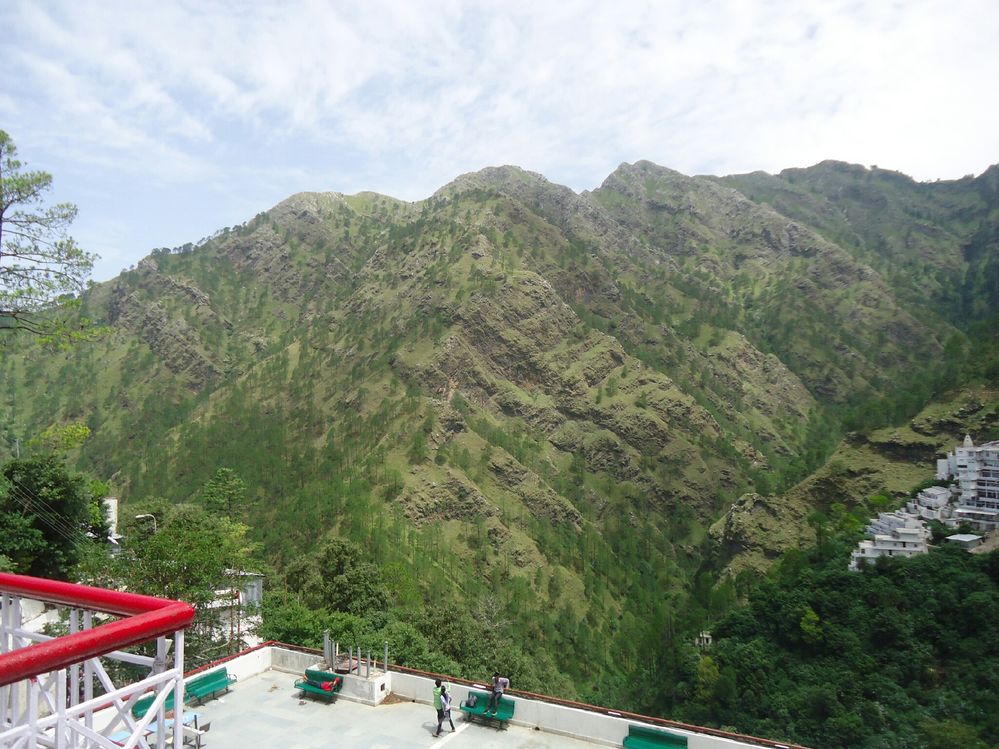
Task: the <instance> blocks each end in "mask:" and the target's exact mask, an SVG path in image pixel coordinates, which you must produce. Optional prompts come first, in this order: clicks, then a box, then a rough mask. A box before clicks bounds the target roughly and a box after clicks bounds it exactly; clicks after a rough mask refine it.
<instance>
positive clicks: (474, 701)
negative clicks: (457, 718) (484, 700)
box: [465, 693, 479, 707]
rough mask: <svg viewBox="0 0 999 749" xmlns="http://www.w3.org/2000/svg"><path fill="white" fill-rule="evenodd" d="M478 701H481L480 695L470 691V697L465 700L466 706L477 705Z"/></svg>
mask: <svg viewBox="0 0 999 749" xmlns="http://www.w3.org/2000/svg"><path fill="white" fill-rule="evenodd" d="M478 702H479V695H477V694H474V693H470V694H469V695H468V699H467V700H465V707H475V705H476V704H477V703H478Z"/></svg>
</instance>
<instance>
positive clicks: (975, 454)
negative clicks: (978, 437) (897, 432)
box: [937, 435, 999, 531]
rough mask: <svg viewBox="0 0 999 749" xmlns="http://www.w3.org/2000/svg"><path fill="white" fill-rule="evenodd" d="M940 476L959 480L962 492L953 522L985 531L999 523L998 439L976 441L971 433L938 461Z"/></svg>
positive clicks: (953, 523)
mask: <svg viewBox="0 0 999 749" xmlns="http://www.w3.org/2000/svg"><path fill="white" fill-rule="evenodd" d="M937 477H938V478H942V479H948V478H952V477H953V478H954V479H956V480H957V483H958V487H959V490H960V494H959V496H958V500H957V507H956V508H955V509H954V516H953V518H952V519H951V522H950V524H952V525H958V524H960V523H964V522H966V523H969V524H971V525H972V526H973V527H974V528H976V529H978V530H982V531H991V530H994V529H995V528H997V527H999V440H996V441H993V442H986V443H985V444H983V445H975V443H974V442H973V441H972V439H971V435H968V436H966V437H965V438H964V443H963V444H962V445H960V446H959V447H957V448H955V450H954V452H952V453H950V454H949V455H948V456H947V457H946V458H944V459H942V460H938V461H937Z"/></svg>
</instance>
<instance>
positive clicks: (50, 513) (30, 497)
mask: <svg viewBox="0 0 999 749" xmlns="http://www.w3.org/2000/svg"><path fill="white" fill-rule="evenodd" d="M10 488H11V491H10V494H11V495H12V496H13V498H14V499H15V500H17V501H18V502H20V504H21V505H22V506H23V507H24V508H25V509H26V510H28V511H29V512H30V513H32V514H33V515H34V516H35V517H36V518H38V520H40V521H41V522H42V523H44V524H45V525H47V526H48V527H49V528H51V529H52V530H53V531H55V532H56V533H57V534H59V535H60V536H62V537H63V538H65V539H66V540H67V541H69V542H71V543H80V542H81V541H86V534H85V533H84V532H83V530H82V529H81V528H78V527H76V528H75V527H73V524H72V523H70V522H69V520H67V519H66V517H65V516H63V514H62V513H60V512H58V511H57V510H56V509H55V508H53V507H52V505H50V504H49V503H48V502H47V501H46V500H44V499H43V498H42V497H39V496H38V495H37V494H35V493H34V492H32V491H31V490H30V489H28V488H27V487H25V486H23V485H21V484H18V483H17V482H15V481H11V482H10Z"/></svg>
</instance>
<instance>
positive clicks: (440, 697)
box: [434, 679, 454, 738]
mask: <svg viewBox="0 0 999 749" xmlns="http://www.w3.org/2000/svg"><path fill="white" fill-rule="evenodd" d="M446 691H447V688H446V687H445V686H444V685H443V684H441V680H440V679H435V680H434V709H435V710H436V711H437V732H436V733H435V734H434V737H435V738H436V737H437V736H440V735H441V725H442V724H443V723H444V694H445V692H446ZM453 725H454V724H453V723H452V726H453Z"/></svg>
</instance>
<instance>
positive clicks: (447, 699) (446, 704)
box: [434, 684, 454, 736]
mask: <svg viewBox="0 0 999 749" xmlns="http://www.w3.org/2000/svg"><path fill="white" fill-rule="evenodd" d="M445 718H446V719H447V722H448V723H450V724H451V733H454V721H453V720H451V693H450V692H449V691H447V684H441V709H440V710H438V711H437V733H435V734H434V736H440V735H441V728H442V727H443V725H444V720H445Z"/></svg>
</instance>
